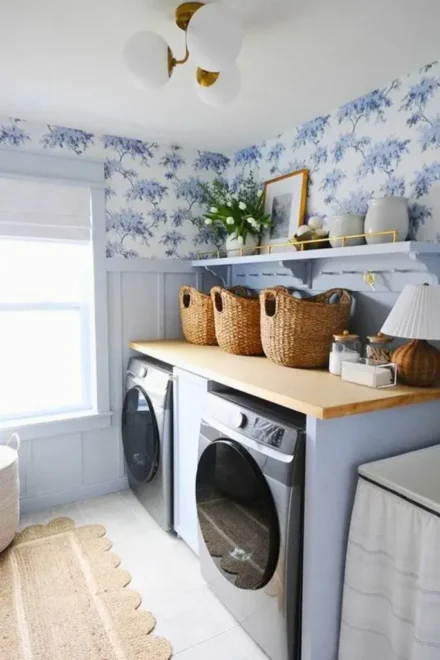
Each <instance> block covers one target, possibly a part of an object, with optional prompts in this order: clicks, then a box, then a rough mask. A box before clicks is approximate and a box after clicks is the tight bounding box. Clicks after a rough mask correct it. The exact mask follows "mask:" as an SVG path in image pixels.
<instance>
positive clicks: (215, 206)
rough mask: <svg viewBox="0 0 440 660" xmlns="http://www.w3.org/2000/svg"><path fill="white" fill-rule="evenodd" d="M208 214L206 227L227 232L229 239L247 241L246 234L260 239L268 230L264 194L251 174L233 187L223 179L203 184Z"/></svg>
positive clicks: (268, 220) (268, 222)
mask: <svg viewBox="0 0 440 660" xmlns="http://www.w3.org/2000/svg"><path fill="white" fill-rule="evenodd" d="M202 187H203V190H204V193H205V202H206V204H207V206H208V209H209V211H208V212H207V213H206V214H205V216H206V218H205V224H207V225H217V226H220V227H221V228H222V229H224V230H226V233H227V235H228V236H229V237H230V238H237V239H239V240H240V239H241V241H240V242H243V243H244V242H245V241H246V236H247V235H248V234H253V235H254V236H259V235H260V234H261V232H262V230H263V229H264V228H266V227H270V226H271V224H272V223H271V220H270V216H269V215H268V214H266V213H265V212H264V199H263V191H262V189H261V188H260V186H259V185H258V183H257V182H256V180H255V177H254V175H253V174H252V172H251V173H250V174H249V175H248V176H247V177H241V178H240V179H239V181H238V185H236V186H234V187H232V186H231V185H230V184H229V183H228V182H227V181H225V180H224V179H215V181H213V182H212V183H205V184H202Z"/></svg>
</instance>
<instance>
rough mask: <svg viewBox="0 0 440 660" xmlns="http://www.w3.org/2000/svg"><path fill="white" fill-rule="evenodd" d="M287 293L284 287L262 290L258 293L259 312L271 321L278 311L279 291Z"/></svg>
mask: <svg viewBox="0 0 440 660" xmlns="http://www.w3.org/2000/svg"><path fill="white" fill-rule="evenodd" d="M283 290H284V291H287V289H286V288H285V287H280V288H278V287H274V288H272V289H263V291H262V292H261V293H260V302H261V311H262V312H263V313H264V314H265V315H266V316H267V317H268V318H271V319H273V318H274V317H275V316H276V314H277V311H278V304H277V303H278V294H279V292H280V291H283Z"/></svg>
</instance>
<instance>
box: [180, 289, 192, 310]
mask: <svg viewBox="0 0 440 660" xmlns="http://www.w3.org/2000/svg"><path fill="white" fill-rule="evenodd" d="M180 293H181V295H182V305H183V306H184V307H185V309H188V308H189V307H191V304H192V301H193V299H192V295H191V293H192V291H191V287H190V286H183V287H182V288H181V289H180Z"/></svg>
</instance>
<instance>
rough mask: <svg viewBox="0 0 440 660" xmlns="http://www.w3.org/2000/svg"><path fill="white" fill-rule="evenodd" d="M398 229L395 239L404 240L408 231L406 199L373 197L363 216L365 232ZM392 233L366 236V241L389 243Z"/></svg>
mask: <svg viewBox="0 0 440 660" xmlns="http://www.w3.org/2000/svg"><path fill="white" fill-rule="evenodd" d="M393 229H396V230H397V231H398V236H397V240H398V241H405V240H406V238H407V236H408V232H409V214H408V200H407V199H406V197H373V199H371V200H370V203H369V205H368V212H367V215H366V218H365V233H366V234H374V233H375V232H380V231H392V230H393ZM392 240H393V236H392V234H388V235H385V236H367V243H368V244H369V245H374V244H376V243H390V242H392Z"/></svg>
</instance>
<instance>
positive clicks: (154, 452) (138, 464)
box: [122, 386, 160, 483]
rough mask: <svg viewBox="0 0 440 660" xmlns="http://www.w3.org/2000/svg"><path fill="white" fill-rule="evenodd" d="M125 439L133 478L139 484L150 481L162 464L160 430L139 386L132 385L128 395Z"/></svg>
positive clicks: (123, 438) (123, 422)
mask: <svg viewBox="0 0 440 660" xmlns="http://www.w3.org/2000/svg"><path fill="white" fill-rule="evenodd" d="M122 442H123V445H124V454H125V460H126V461H127V466H128V469H129V470H130V472H131V474H132V476H133V477H134V479H136V481H138V482H139V483H147V482H148V481H151V480H152V479H153V478H154V475H155V474H156V472H157V468H158V467H159V459H160V439H159V430H158V428H157V421H156V415H155V414H154V409H153V406H152V403H151V401H150V399H149V397H148V395H147V394H146V392H145V391H144V390H143V389H142V388H141V387H139V386H136V387H132V388H131V389H129V390H128V392H127V394H126V395H125V399H124V405H123V408H122Z"/></svg>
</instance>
